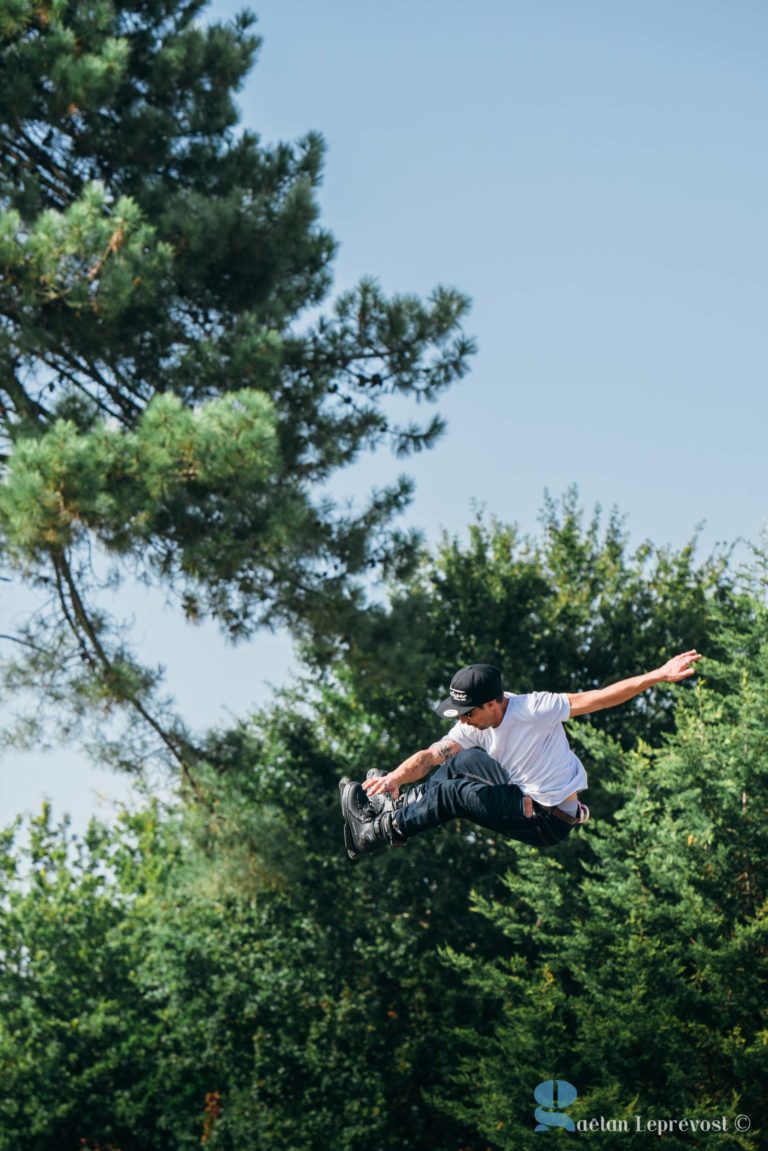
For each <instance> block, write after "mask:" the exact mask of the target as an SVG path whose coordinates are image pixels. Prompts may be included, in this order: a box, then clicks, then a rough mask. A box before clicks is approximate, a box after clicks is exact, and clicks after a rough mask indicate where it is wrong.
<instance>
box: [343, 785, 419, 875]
mask: <svg viewBox="0 0 768 1151" xmlns="http://www.w3.org/2000/svg"><path fill="white" fill-rule="evenodd" d="M339 795H340V797H341V813H342V815H343V817H344V846H345V847H346V849H347V855H348V856H349V858H350V859H358V858H359V857H360V856H361V855H371V854H373V853H374V852H376V851H383V850H384V849H385V848H387V847H399V846H401V845H402V846H404V845H405V839H404V838H403V836H402V835H401V834H400V832H399V831H398V830H397V827H396V826H395V824H394V816H393V811H392V810H391V809H389V810H385V809H384V804H385V803H386V802H389V803H390V804H391V802H392V801H391V800H389V801H387V800H384V802H383V803H382V805H381V810H377V809H378V808H379V805H378V804H376V805H374V803H372V802H371V801H370V800H369V798H368V796H367V795H366V793H365V790H364V789H363V786H362V784H360V783H356V782H355V781H354V780H351V779H349V777H348V776H344V778H343V779H342V780H341V781H340V782H339ZM373 798H374V800H376V799H378V798H379V797H378V796H374V797H373Z"/></svg>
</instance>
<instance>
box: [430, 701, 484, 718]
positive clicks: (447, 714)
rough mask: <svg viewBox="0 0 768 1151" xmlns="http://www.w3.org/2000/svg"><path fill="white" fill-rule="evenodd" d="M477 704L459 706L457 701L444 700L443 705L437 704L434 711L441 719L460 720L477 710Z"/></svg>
mask: <svg viewBox="0 0 768 1151" xmlns="http://www.w3.org/2000/svg"><path fill="white" fill-rule="evenodd" d="M475 706H476V705H475V704H474V703H469V704H459V703H457V702H456V700H455V699H451V698H450V696H449V697H448V699H444V700H443V701H442V703H436V704H435V706H434V709H433V710H434V711H436V712H437V714H438V715H439V716H440V717H441V719H460V718H461V716H462V715H469V713H470V712H471V711H474V710H475Z"/></svg>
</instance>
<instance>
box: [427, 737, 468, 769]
mask: <svg viewBox="0 0 768 1151" xmlns="http://www.w3.org/2000/svg"><path fill="white" fill-rule="evenodd" d="M429 750H430V751H433V752H434V753H435V755H439V756H440V762H441V763H445V761H446V759H451V758H452V757H453V756H454V755H456V754H457V753H458V752H459V751H460V750H461V748H460V747H459V745H458V744H457V743H455V742H454V740H452V739H448V737H447V736H446V737H444V738H443V739H438V741H437V742H436V743H433V744H431V746H430V748H429Z"/></svg>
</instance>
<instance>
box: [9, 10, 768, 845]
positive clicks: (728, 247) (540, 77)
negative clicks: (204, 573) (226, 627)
mask: <svg viewBox="0 0 768 1151" xmlns="http://www.w3.org/2000/svg"><path fill="white" fill-rule="evenodd" d="M241 7H242V5H241V4H230V3H229V2H226V3H225V2H224V0H221V2H218V3H213V4H212V5H211V7H210V9H209V13H210V15H211V17H212V18H219V17H221V18H224V17H227V16H229V15H230V14H231V13H233V12H235V11H238V10H239V9H240V8H241ZM254 9H255V11H256V12H257V14H258V17H259V24H258V28H259V31H260V32H261V34H262V35H263V37H264V46H263V49H262V52H261V56H260V60H259V62H258V64H257V66H256V68H255V70H254V71H253V73H252V75H251V77H250V79H249V81H248V83H247V85H246V88H245V89H244V91H243V92H242V94H241V97H240V104H241V108H242V113H243V123H244V125H246V126H247V127H249V128H252V129H255V130H256V131H258V132H259V133H260V134H261V136H262V138H263V139H264V141H265V142H273V141H276V140H279V139H295V138H297V137H298V136H300V135H301V134H302V133H304V132H305V131H307V130H309V129H316V130H319V131H320V132H321V133H322V134H323V135H324V137H325V139H326V142H327V145H328V156H327V165H326V176H325V181H324V184H323V188H322V189H321V193H320V199H321V205H322V212H323V222H324V223H325V224H326V226H328V227H329V228H330V229H331V231H332V232H333V233H334V234H335V235H336V237H337V239H338V240H339V242H340V251H339V255H338V258H337V262H336V285H335V289H334V290H335V291H340V290H342V289H344V288H346V287H349V286H350V285H352V284H353V283H355V282H356V281H357V280H358V279H359V278H360V277H361V276H363V275H374V276H376V277H377V278H378V279H379V281H380V283H381V284H382V286H383V287H384V289H385V290H387V291H389V292H394V291H404V292H410V291H413V292H417V293H420V294H426V293H428V292H429V291H430V289H431V288H432V287H433V286H434V285H436V284H438V283H444V284H451V285H454V286H456V287H458V288H459V289H461V290H462V291H465V292H466V293H468V294H469V295H470V296H471V297H472V299H473V310H472V313H471V316H470V319H469V322H468V325H467V327H468V330H469V331H470V332H471V333H472V334H473V335H474V336H475V337H476V338H477V341H478V346H479V353H478V355H477V357H476V358H475V361H474V365H473V368H472V371H471V373H470V375H469V376H468V378H467V379H466V380H465V381H463V382H462V383H461V384H460V385H458V386H457V387H456V388H455V389H454V390H453V392H452V393H451V394H450V395H449V396H447V397H446V398H445V400H444V401H443V402H442V403H441V410H442V411H443V412H444V414H445V415H446V417H447V419H448V421H449V430H448V432H447V434H446V436H445V437H444V439H443V440H442V442H441V444H440V445H439V446H438V447H437V448H436V449H435V450H434V451H432V452H429V453H426V454H425V455H423V456H422V457H419V458H417V459H416V460H415V461H413V462H412V463H408V464H407V465H406V470H407V471H409V472H410V473H411V474H413V475H414V476H415V478H416V481H417V495H416V499H415V501H414V505H413V508H412V510H411V513H410V516H409V519H410V521H411V522H413V523H416V524H418V525H420V526H421V527H423V528H424V529H425V531H426V532H427V533H428V534H429V535H430V536H431V537H434V536H435V535H436V534H437V532H438V531H439V529H440V528H441V527H447V528H450V529H455V530H456V531H459V532H461V531H462V530H463V529H464V528H465V526H466V524H467V523H468V522H469V521H470V519H471V518H472V516H473V510H472V509H473V506H474V504H476V503H479V504H482V505H484V506H485V507H486V508H487V510H488V512H490V513H493V514H496V515H498V516H500V517H501V518H503V519H508V520H516V521H517V522H519V523H520V524H521V525H522V526H523V527H524V528H526V529H528V530H531V531H534V530H535V528H536V520H537V515H538V512H539V509H540V507H541V502H542V496H543V493H544V490H545V489H546V488H548V489H549V490H550V491H551V492H552V493H553V494H555V495H557V494H559V493H562V492H563V491H564V490H565V489H566V488H567V487H568V486H569V485H570V484H572V483H576V484H577V485H578V486H579V489H580V491H581V495H582V499H583V501H584V503H585V504H586V505H587V507H591V506H592V505H593V504H594V503H596V502H599V503H601V504H602V505H603V507H605V508H606V509H607V508H610V507H611V506H613V505H617V506H618V508H619V509H620V510H621V511H622V512H623V513H625V515H626V517H627V527H628V530H629V532H630V534H631V538H632V540H633V541H635V542H637V543H639V542H640V541H641V540H642V539H644V538H651V539H653V540H654V541H655V542H657V543H669V544H672V545H674V546H680V545H682V544H683V543H684V542H685V541H686V540H687V539H688V538H689V537H690V535H691V534H692V532H693V531H694V529H695V527H696V526H697V525H698V524H702V523H703V524H704V527H703V529H702V531H701V541H702V550H704V551H707V550H709V549H710V548H711V547H712V546H714V544H715V543H716V542H717V541H725V542H732V541H734V540H736V539H737V538H745V539H749V540H755V539H757V537H758V536H759V534H760V532H761V530H762V529H763V527H764V525H765V523H766V521H767V520H768V511H767V510H766V496H765V490H766V485H765V463H764V461H765V456H766V452H765V446H764V438H765V432H764V429H765V427H766V423H767V422H768V421H767V420H766V416H767V415H768V410H767V409H768V398H767V397H768V391H767V390H766V387H765V378H766V370H767V368H768V340H767V337H766V324H765V318H764V317H765V314H766V304H767V303H768V299H767V296H768V288H767V287H766V277H765V268H766V263H767V260H766V256H767V255H768V250H767V249H768V228H767V227H766V204H768V149H767V148H766V134H767V133H768V127H767V126H768V115H767V114H766V113H767V112H768V74H767V73H766V68H765V61H766V59H767V58H768V9H766V8H765V6H764V5H763V4H758V3H748V2H742V3H739V4H733V3H726V2H722V3H717V2H713V0H698V2H697V3H688V2H686V0H676V2H675V3H674V4H670V3H669V2H668V0H667V2H666V3H660V2H654V0H647V2H645V3H642V4H640V3H627V2H621V0H602V2H599V3H598V2H581V0H579V2H575V0H567V2H566V0H536V2H533V0H526V2H515V0H476V2H475V3H474V4H472V5H471V6H470V5H467V4H461V5H459V4H458V3H454V2H452V0H441V2H440V3H438V2H437V0H410V2H408V3H405V0H390V2H389V3H388V4H386V5H372V4H371V5H368V4H360V3H359V2H353V0H343V2H342V0H325V2H323V3H318V2H317V0H314V2H312V0H279V2H278V0H264V2H263V3H261V4H260V5H258V6H256V5H254ZM402 467H403V465H401V464H399V463H397V462H396V461H394V460H393V459H392V458H391V457H389V456H387V455H386V454H384V453H383V454H381V455H380V456H377V457H376V458H375V459H373V460H368V461H365V462H364V463H361V464H360V465H359V466H358V467H357V468H356V469H355V470H354V472H353V473H350V474H349V475H348V476H346V477H342V478H341V479H340V480H339V482H338V483H337V485H336V491H337V492H338V493H340V494H342V495H349V496H350V497H351V496H352V495H353V494H354V493H355V492H357V491H359V490H360V489H361V486H364V487H370V486H372V485H375V484H380V483H384V482H386V481H387V480H388V479H391V477H392V476H393V475H394V474H396V472H398V471H399V470H401V468H402ZM12 606H13V605H12ZM123 611H124V613H125V614H132V615H134V616H135V618H136V630H137V635H138V637H139V640H140V642H141V648H142V651H143V653H144V654H145V656H146V658H148V659H149V660H150V661H160V662H163V663H165V664H166V665H167V667H168V684H169V687H170V688H171V690H172V691H173V692H174V693H175V694H176V695H177V696H178V698H179V700H180V703H181V705H182V708H183V710H184V711H185V713H186V714H187V716H188V718H189V719H190V720H191V721H192V722H194V723H197V724H199V725H200V726H205V725H207V724H209V723H214V722H221V721H223V720H224V719H225V717H226V714H227V711H226V710H225V709H228V710H229V712H230V713H235V714H236V713H242V712H244V711H247V709H248V708H249V707H250V706H251V705H252V704H253V703H256V702H258V701H259V700H260V699H262V698H263V697H264V695H265V693H266V692H267V690H268V689H267V688H265V686H264V685H265V681H268V680H270V681H272V682H274V683H280V682H282V681H283V680H284V679H285V677H286V676H287V675H288V674H289V669H290V666H291V655H290V648H289V645H288V644H287V643H286V641H285V640H283V639H282V638H281V637H265V638H263V639H258V640H256V641H254V643H253V644H251V645H250V646H249V647H247V648H239V649H236V650H235V651H232V650H231V649H228V648H226V647H225V645H223V644H222V643H221V642H220V641H219V640H218V638H217V636H216V633H215V630H214V629H212V628H205V629H198V630H191V629H189V628H187V627H186V626H185V625H183V624H182V623H181V622H180V621H178V620H175V619H174V618H173V617H172V615H171V614H170V613H169V612H167V611H166V610H164V609H163V607H162V603H161V600H160V598H159V597H152V596H147V595H146V593H142V594H141V595H137V594H133V593H127V595H126V598H125V600H124V603H123ZM635 670H640V669H634V668H628V669H627V673H628V674H630V673H631V672H633V671H635ZM543 686H554V687H556V688H561V687H574V688H575V687H578V685H543ZM0 771H2V775H1V776H0V782H2V790H1V792H0V821H4V820H5V819H6V818H7V817H8V816H9V815H10V814H12V813H13V812H14V811H16V810H19V809H20V808H28V807H35V806H37V805H38V804H39V800H40V796H41V795H42V794H43V793H47V794H49V795H51V796H52V798H53V799H54V802H55V805H56V809H57V810H58V811H64V810H71V811H72V812H73V813H74V815H75V821H76V823H82V821H83V820H84V819H85V818H86V816H87V814H88V812H89V811H90V810H92V809H93V808H94V805H95V800H94V795H93V792H94V787H96V788H98V789H100V790H101V791H102V792H104V793H106V794H108V795H114V794H122V793H123V791H124V789H123V787H122V786H121V783H120V781H115V780H114V779H113V777H111V776H108V775H107V774H106V773H99V774H97V775H94V774H93V772H92V770H91V769H90V768H88V767H86V766H85V764H84V763H83V761H82V760H81V758H80V757H79V756H77V755H76V754H74V753H72V752H69V751H67V752H60V753H55V754H53V755H49V756H45V757H43V756H24V757H15V756H6V758H5V760H4V761H3V763H2V765H0Z"/></svg>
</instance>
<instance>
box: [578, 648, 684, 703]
mask: <svg viewBox="0 0 768 1151" xmlns="http://www.w3.org/2000/svg"><path fill="white" fill-rule="evenodd" d="M700 659H701V656H700V655H699V653H698V652H697V651H696V650H694V651H684V652H682V654H681V655H676V656H673V658H672V659H670V660H667V662H666V663H665V664H663V666H662V667H659V668H657V669H656V671H649V672H647V673H646V674H645V675H636V676H633V677H632V679H622V680H620V682H619V683H612V684H609V686H608V687H600V688H597V689H596V690H595V691H574V692H569V693H568V702H569V703H570V705H571V716H575V715H590V714H591V713H592V712H593V711H603V709H604V708H606V707H618V706H619V704H621V703H626V702H627V700H630V699H634V698H635V696H636V695H640V694H641V692H644V691H647V690H648V688H649V687H655V686H656V684H658V683H680V681H681V680H684V679H690V677H691V676H692V675H695V674H696V668H695V666H694V665H695V664H696V663H697V662H698V660H700Z"/></svg>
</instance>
